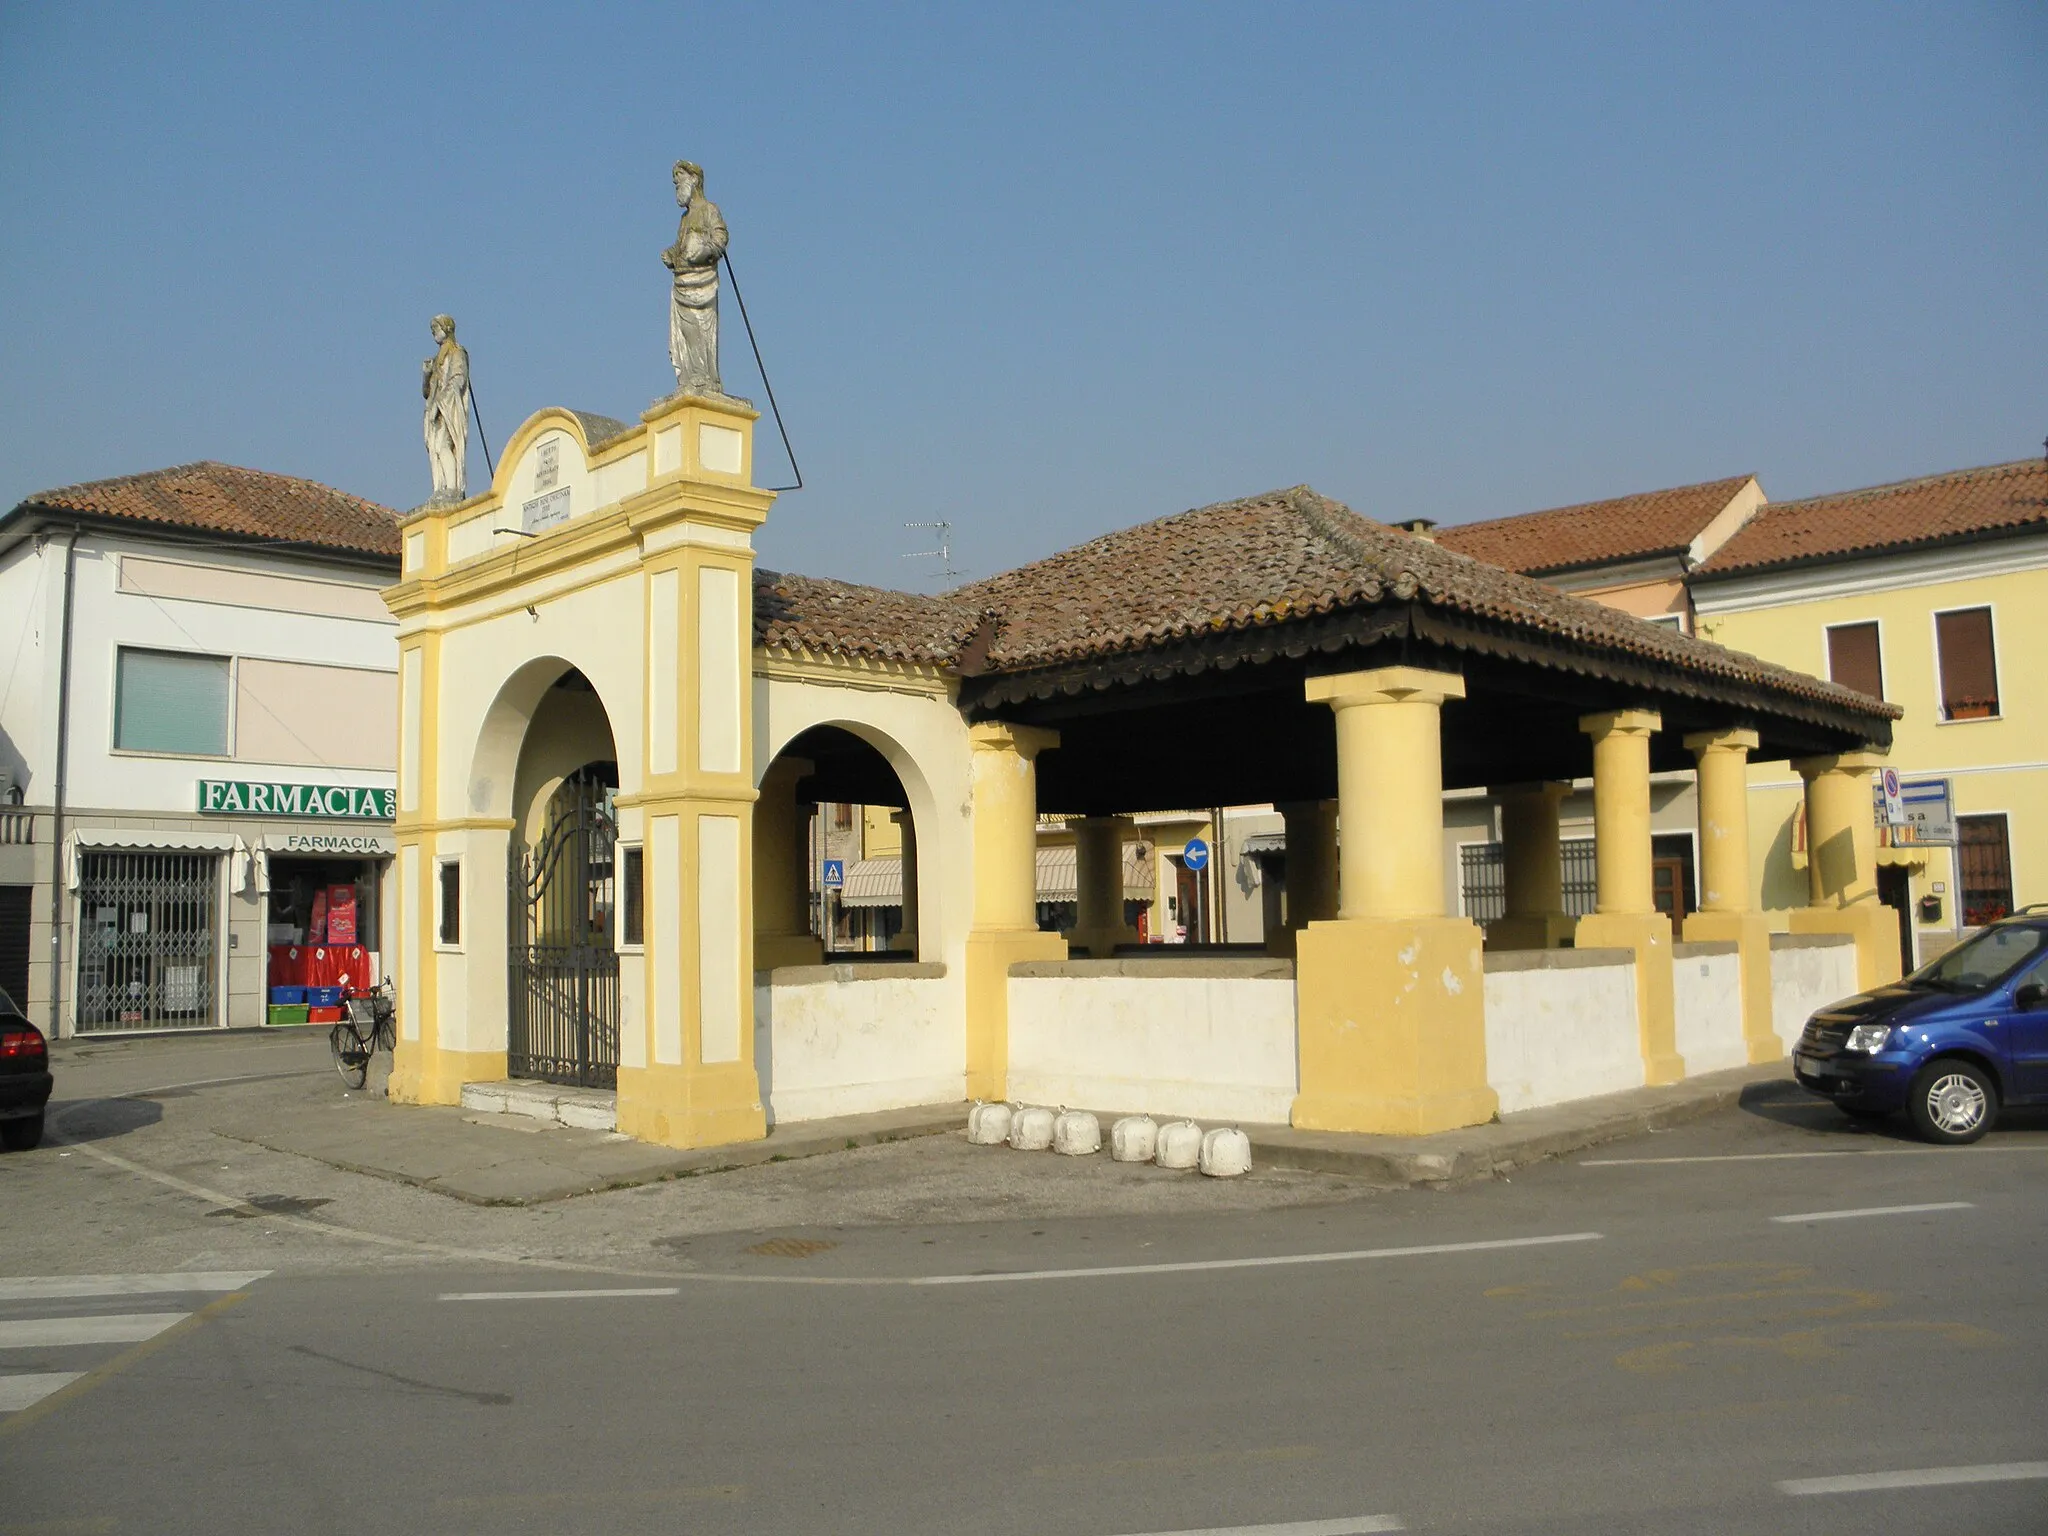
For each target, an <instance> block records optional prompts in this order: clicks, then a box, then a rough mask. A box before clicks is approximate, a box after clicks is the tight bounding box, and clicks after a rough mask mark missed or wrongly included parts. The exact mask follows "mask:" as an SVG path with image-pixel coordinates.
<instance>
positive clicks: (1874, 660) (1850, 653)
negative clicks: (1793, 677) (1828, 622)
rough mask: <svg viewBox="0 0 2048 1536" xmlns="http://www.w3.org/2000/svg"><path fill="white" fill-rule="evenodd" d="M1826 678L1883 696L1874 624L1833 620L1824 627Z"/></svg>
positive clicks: (1882, 667) (1870, 693) (1880, 665)
mask: <svg viewBox="0 0 2048 1536" xmlns="http://www.w3.org/2000/svg"><path fill="white" fill-rule="evenodd" d="M1828 678H1829V680H1830V681H1832V682H1837V683H1840V684H1841V685H1842V686H1843V687H1844V688H1854V689H1855V690H1856V691H1857V692H1858V693H1867V694H1869V695H1870V696H1871V697H1872V698H1874V699H1881V698H1883V697H1884V662H1883V659H1882V658H1881V657H1880V656H1879V654H1878V646H1877V625H1875V624H1836V625H1834V626H1833V627H1831V628H1830V629H1829V630H1828Z"/></svg>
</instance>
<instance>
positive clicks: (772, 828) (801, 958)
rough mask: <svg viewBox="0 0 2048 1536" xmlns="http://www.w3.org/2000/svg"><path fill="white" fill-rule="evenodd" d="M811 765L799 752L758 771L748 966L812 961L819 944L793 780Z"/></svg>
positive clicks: (815, 961)
mask: <svg viewBox="0 0 2048 1536" xmlns="http://www.w3.org/2000/svg"><path fill="white" fill-rule="evenodd" d="M814 767H815V765H814V764H812V763H811V762H810V761H809V760H807V759H805V758H801V757H778V758H777V759H776V760H775V761H774V762H773V763H772V764H771V765H770V766H769V769H768V771H767V773H765V774H763V775H762V777H761V798H760V799H759V800H758V801H757V802H755V805H754V969H755V970H757V971H772V970H774V969H775V968H776V967H777V966H780V965H817V964H819V963H820V962H821V961H822V960H823V959H824V948H823V946H822V945H820V944H819V942H818V939H817V936H816V935H815V934H813V933H812V932H811V903H810V878H809V870H808V868H807V867H806V866H807V865H808V864H809V862H810V849H809V848H808V847H807V846H806V839H805V836H804V832H805V818H804V817H803V816H802V815H801V814H799V811H798V807H797V799H796V786H797V781H798V780H799V779H801V778H804V777H805V776H806V775H808V774H810V773H811V772H812V771H813V770H814Z"/></svg>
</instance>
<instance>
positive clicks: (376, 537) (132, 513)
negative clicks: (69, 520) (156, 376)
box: [14, 459, 399, 561]
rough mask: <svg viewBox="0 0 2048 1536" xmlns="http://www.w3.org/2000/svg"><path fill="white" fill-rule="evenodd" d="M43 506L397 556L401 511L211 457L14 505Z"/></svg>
mask: <svg viewBox="0 0 2048 1536" xmlns="http://www.w3.org/2000/svg"><path fill="white" fill-rule="evenodd" d="M39 509H40V510H48V511H53V512H84V513H89V514H91V515H93V516H97V517H113V518H123V519H127V520H130V521H133V522H138V523H153V524H157V525H159V526H161V527H168V528H182V529H187V530H194V531H201V532H206V533H224V534H230V535H233V536H235V537H237V538H246V539H268V540H279V541H283V542H286V543H292V544H316V545H320V546H322V547H324V548H328V549H341V550H348V551H351V552H353V553H358V554H372V555H381V556H385V557H388V558H389V559H391V560H394V561H395V560H397V559H398V549H399V535H398V514H397V513H396V512H394V511H392V510H391V508H389V507H385V506H379V505H378V504H377V503H376V502H374V501H365V500H364V499H363V498H362V497H360V496H351V495H349V494H348V493H347V492H346V491H337V490H335V489H334V488H333V487H332V486H328V485H322V484H320V483H319V482H318V481H316V480H299V479H295V478H293V477H292V476H290V475H273V474H269V473H267V472H265V471H263V470H260V469H240V468H237V467H236V466H235V465H233V464H220V463H216V462H214V461H213V460H211V459H208V460H205V461H202V462H201V463H198V464H180V465H178V466H177V467H175V468H173V469H153V470H149V471H147V472H146V473H143V474H139V475H122V476H120V477H119V478H117V479H113V480H89V481H87V482H86V483H84V484H83V485H64V486H59V487H57V488H56V489H55V490H49V491H37V492H36V493H35V494H34V495H32V496H29V497H27V498H25V499H24V500H23V501H22V503H21V505H20V506H18V507H16V508H15V509H14V510H15V511H16V512H23V511H34V510H39Z"/></svg>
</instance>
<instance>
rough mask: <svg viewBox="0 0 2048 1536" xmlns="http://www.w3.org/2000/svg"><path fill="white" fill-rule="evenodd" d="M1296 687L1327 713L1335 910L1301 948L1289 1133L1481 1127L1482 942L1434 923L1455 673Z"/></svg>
mask: <svg viewBox="0 0 2048 1536" xmlns="http://www.w3.org/2000/svg"><path fill="white" fill-rule="evenodd" d="M1307 693H1308V698H1309V700H1310V702H1312V703H1324V704H1328V705H1329V706H1330V707H1331V708H1332V709H1334V710H1335V711H1336V712H1337V803H1338V816H1339V818H1340V820H1341V822H1342V826H1343V841H1342V843H1341V845H1340V847H1339V859H1338V863H1339V871H1340V874H1339V889H1338V915H1337V917H1336V918H1335V919H1334V920H1331V921H1317V922H1311V923H1310V924H1309V925H1308V926H1307V927H1306V928H1304V929H1303V930H1302V931H1301V933H1300V934H1299V936H1298V939H1297V943H1296V957H1295V978H1296V1019H1297V1025H1296V1027H1297V1031H1298V1039H1297V1052H1298V1059H1299V1062H1300V1072H1301V1087H1300V1092H1299V1094H1298V1095H1297V1096H1296V1098H1295V1101H1294V1113H1293V1121H1294V1124H1296V1125H1298V1126H1301V1127H1303V1128H1305V1129H1311V1130H1331V1131H1365V1132H1376V1133H1381V1134H1387V1135H1420V1134H1427V1133H1429V1132H1432V1131H1441V1130H1449V1129H1451V1128H1453V1127H1455V1126H1461V1125H1478V1124H1482V1123H1484V1122H1485V1121H1487V1120H1490V1119H1492V1118H1493V1115H1494V1112H1495V1110H1496V1109H1497V1108H1498V1107H1499V1104H1498V1100H1497V1098H1496V1097H1495V1095H1494V1092H1493V1090H1492V1089H1491V1088H1489V1087H1488V1086H1487V1082H1486V1013H1485V985H1484V982H1485V978H1484V975H1483V972H1482V970H1481V966H1480V954H1479V949H1480V933H1479V929H1478V927H1477V925H1475V924H1473V923H1471V922H1469V921H1467V920H1466V919H1464V918H1461V917H1446V916H1445V915H1444V880H1443V749H1442V738H1441V712H1442V707H1443V704H1444V702H1445V700H1447V699H1461V698H1463V697H1464V696H1465V682H1464V679H1463V678H1461V677H1458V676H1457V675H1455V674H1452V673H1445V672H1430V671H1424V670H1422V669H1420V668H1416V667H1382V668H1378V669H1376V670H1373V671H1369V672H1350V673H1345V674H1342V675H1340V676H1335V677H1312V678H1310V679H1309V680H1308V683H1307ZM1288 860H1289V864H1290V866H1291V865H1292V863H1293V846H1292V842H1291V840H1290V845H1289V849H1288ZM1292 884H1293V877H1292V869H1291V868H1290V871H1289V885H1290V887H1291V886H1292Z"/></svg>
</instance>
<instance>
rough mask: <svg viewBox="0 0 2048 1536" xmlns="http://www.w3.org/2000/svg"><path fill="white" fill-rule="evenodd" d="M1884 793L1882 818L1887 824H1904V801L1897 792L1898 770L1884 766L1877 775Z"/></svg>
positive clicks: (1901, 825)
mask: <svg viewBox="0 0 2048 1536" xmlns="http://www.w3.org/2000/svg"><path fill="white" fill-rule="evenodd" d="M1878 778H1879V782H1880V787H1881V790H1882V792H1883V795H1884V819H1885V824H1886V825H1887V826H1893V827H1903V826H1904V825H1905V824H1906V801H1905V798H1904V797H1903V796H1902V795H1901V794H1900V793H1899V770H1898V769H1896V768H1886V769H1883V770H1881V771H1880V772H1879V775H1878Z"/></svg>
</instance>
